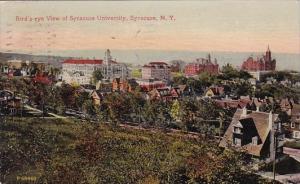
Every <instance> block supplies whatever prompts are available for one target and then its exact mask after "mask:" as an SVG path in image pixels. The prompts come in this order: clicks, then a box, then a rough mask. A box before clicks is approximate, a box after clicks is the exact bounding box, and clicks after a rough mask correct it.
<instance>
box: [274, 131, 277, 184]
mask: <svg viewBox="0 0 300 184" xmlns="http://www.w3.org/2000/svg"><path fill="white" fill-rule="evenodd" d="M276 142H277V139H276V135H275V132H274V160H273V183H274V184H275V181H276V180H275V177H276V172H275V171H276V150H277V143H276Z"/></svg>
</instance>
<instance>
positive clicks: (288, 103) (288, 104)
mask: <svg viewBox="0 0 300 184" xmlns="http://www.w3.org/2000/svg"><path fill="white" fill-rule="evenodd" d="M293 104H294V101H293V100H291V99H289V98H284V99H282V100H281V101H280V108H281V110H282V111H283V112H286V113H287V115H289V116H291V115H292V109H293Z"/></svg>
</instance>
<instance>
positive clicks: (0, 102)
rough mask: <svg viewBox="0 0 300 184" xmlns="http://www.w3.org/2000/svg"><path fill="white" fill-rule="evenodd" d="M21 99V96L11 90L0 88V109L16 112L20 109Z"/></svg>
mask: <svg viewBox="0 0 300 184" xmlns="http://www.w3.org/2000/svg"><path fill="white" fill-rule="evenodd" d="M21 106H22V101H21V98H19V97H16V96H15V95H14V93H13V92H12V91H8V90H1V91H0V111H1V112H5V113H9V114H17V113H18V111H19V110H20V109H21Z"/></svg>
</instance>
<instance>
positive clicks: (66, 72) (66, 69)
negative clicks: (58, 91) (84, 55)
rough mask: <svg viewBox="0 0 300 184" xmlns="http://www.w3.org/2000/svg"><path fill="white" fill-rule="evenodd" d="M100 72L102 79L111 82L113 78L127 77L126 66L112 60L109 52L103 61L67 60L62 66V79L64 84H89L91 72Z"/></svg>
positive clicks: (108, 51) (107, 51)
mask: <svg viewBox="0 0 300 184" xmlns="http://www.w3.org/2000/svg"><path fill="white" fill-rule="evenodd" d="M95 70H100V71H101V73H102V75H103V78H104V79H108V80H110V81H112V80H113V79H115V78H121V79H126V78H127V77H128V75H129V71H128V69H127V66H126V65H125V64H124V63H118V62H117V61H116V60H115V59H113V58H112V56H111V53H110V50H109V49H107V50H106V52H105V56H104V59H103V60H102V59H92V60H91V59H67V60H65V61H64V62H63V64H62V79H63V81H65V82H66V83H77V84H80V85H82V84H90V83H91V79H92V75H93V72H94V71H95Z"/></svg>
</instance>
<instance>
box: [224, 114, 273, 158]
mask: <svg viewBox="0 0 300 184" xmlns="http://www.w3.org/2000/svg"><path fill="white" fill-rule="evenodd" d="M242 113H243V110H242V109H237V111H236V112H235V114H234V116H233V118H232V121H231V123H230V125H229V127H228V128H227V130H226V132H225V134H224V137H223V139H222V140H221V142H220V146H221V147H231V145H232V143H233V132H232V130H233V126H234V125H235V124H236V122H241V124H242V125H243V127H244V126H245V127H246V128H247V129H251V130H248V132H252V133H253V132H254V133H255V132H257V134H258V136H259V138H260V140H261V142H260V144H257V145H254V144H252V143H248V144H245V145H243V146H241V147H240V148H241V149H244V150H246V151H247V152H248V153H249V154H251V155H255V156H261V150H262V148H263V145H264V144H265V142H266V141H267V138H268V135H269V133H270V130H269V113H265V112H256V111H252V112H250V113H248V114H247V115H246V116H243V115H242ZM272 118H273V122H275V121H276V120H277V118H278V114H273V115H272ZM253 125H254V126H253ZM253 129H254V130H253Z"/></svg>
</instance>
